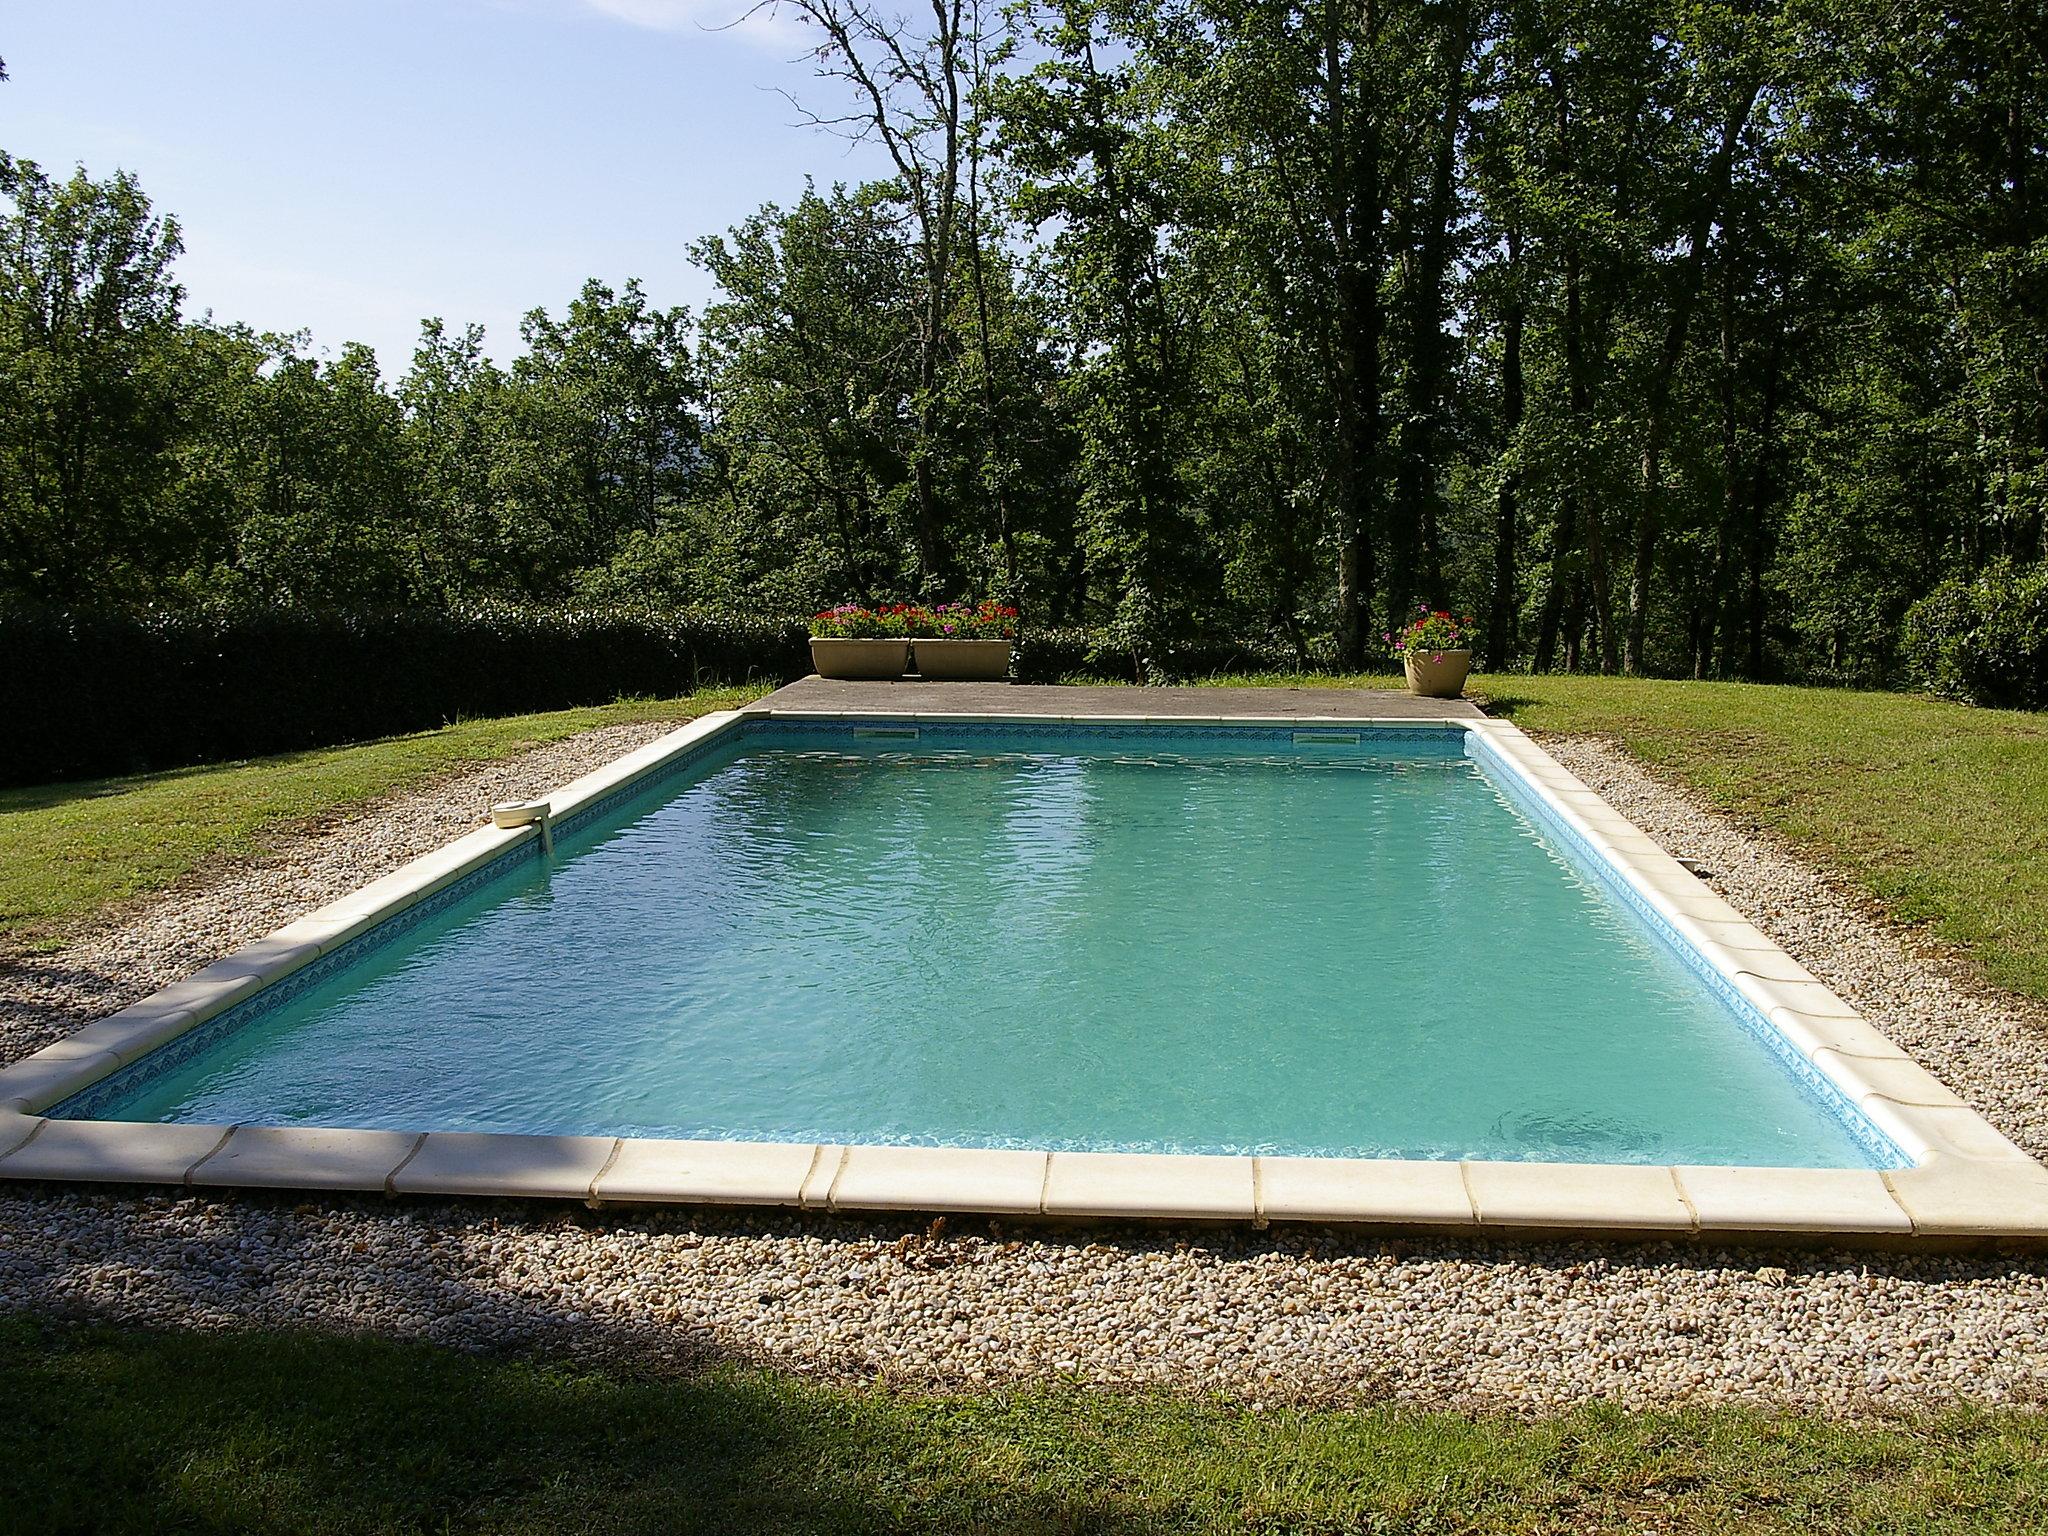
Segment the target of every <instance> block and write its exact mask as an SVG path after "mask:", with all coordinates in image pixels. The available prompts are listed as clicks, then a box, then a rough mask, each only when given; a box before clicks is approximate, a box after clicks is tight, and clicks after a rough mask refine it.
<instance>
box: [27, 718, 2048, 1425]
mask: <svg viewBox="0 0 2048 1536" xmlns="http://www.w3.org/2000/svg"><path fill="white" fill-rule="evenodd" d="M656 729H657V728H655V727H633V728H618V729H614V730H608V731H603V732H597V733H593V734H592V735H589V736H585V737H581V738H577V739H576V740H574V741H570V742H564V743H561V744H559V745H557V746H553V747H549V748H546V749H543V750H541V751H538V752H535V753H533V754H530V755H529V756H526V757H523V758H519V759H515V760H511V761H508V762H505V763H500V764H496V765H492V766H490V767H488V768H484V769H480V770H477V771H475V772H473V773H470V774H467V775H465V776H463V777H461V778H460V779H458V780H454V781H447V782H444V783H443V784H442V785H440V786H438V787H436V788H435V789H434V790H432V791H431V792H427V793H422V794H419V795H414V796H409V797H406V798H404V799H400V800H397V801H394V802H392V803H391V804H389V805H387V806H385V807H382V808H380V809H378V810H377V811H374V812H372V813H370V814H367V815H365V816H363V817H362V818H360V819H357V820H354V821H350V822H347V823H344V824H341V825H337V826H334V827H332V828H330V829H327V830H324V831H315V832H311V833H308V834H307V835H305V836H303V837H297V838H294V839H292V840H291V842H290V843H289V844H288V845H286V846H283V847H281V848H280V849H279V851H278V852H277V853H276V855H275V856H273V857H271V858H266V859H264V860H261V861H259V862H257V863H254V864H250V865H246V866H241V867H237V868H232V869H227V870H222V871H219V872H217V873H215V874H214V875H212V876H211V877H209V878H207V879H206V880H204V881H202V882H199V883H197V884H195V885H193V886H192V887H191V888H190V889H188V890H182V891H180V892H177V893H174V894H173V895H171V896H169V897H167V898H165V899H164V900H162V901H161V902H158V903H155V904H153V905H152V906H150V907H149V908H148V909H147V910H145V911H142V912H139V913H137V914H135V915H133V916H132V917H131V918H130V919H129V920H127V921H125V922H124V923H122V924H120V925H118V926H112V927H109V928H107V929H105V930H103V931H100V932H97V933H94V934H90V935H88V936H86V937H84V938H83V939H81V940H80V941H79V942H77V943H75V944H73V945H72V946H71V947H70V948H68V949H67V950H66V951H64V952H63V953H62V954H60V955H58V956H55V957H45V958H34V959H27V960H22V961H19V962H17V963H15V964H14V965H12V966H11V967H9V968H7V969H6V970H4V971H0V1055H12V1054H16V1053H18V1052H20V1051H24V1050H28V1049H32V1048H33V1047H34V1046H35V1045H36V1044H38V1043H39V1042H40V1041H42V1040H45V1039H48V1038H50V1037H51V1036H53V1035H55V1034H58V1033H61V1032H62V1031H63V1030H65V1029H68V1028H72V1027H76V1026H77V1025H78V1024H81V1023H84V1022H86V1021H87V1020H89V1019H90V1018H92V1017H94V1016H96V1015H97V1014H99V1013H101V1012H103V1011H105V1010H106V1009H107V1008H109V1007H111V1006H114V1005H116V1004H118V1003H120V1002H123V1001H125V1000H127V999H128V998H130V997H133V996H137V995H140V994H142V993H144V992H146V991H148V990H149V989H150V988H151V987H153V986H155V985H157V984H159V983H160V982H161V981H163V980H166V979H169V978H170V977H172V976H175V975H178V974H181V973H183V972H184V971H186V970H188V969H190V968H191V967H192V966H194V965H197V964H199V963H201V962H203V961H204V960H206V959H208V958H210V957H212V956H213V955H215V954H217V953H221V952H225V951H226V950H228V949H231V948H233V947H234V946H235V945H236V944H238V943H240V942H242V941H244V940H246V939H247V938H250V937H253V936H255V935H256V934H259V933H262V932H265V931H267V930H268V929H269V928H271V927H273V926H275V925H276V924H277V923H278V922H280V921H283V920H285V919H286V918H288V917H290V916H292V915H295V914H296V913H297V912H299V911H302V910H304V909H305V908H306V907H308V906H310V905H312V904H313V903H315V902H317V901H320V900H323V899H325V898H327V897H328V896H330V895H333V894H335V893H337V892H340V891H343V890H346V889H350V888H352V887H353V886H355V885H357V884H359V883H360V882H362V881H363V880H365V879H368V878H370V877H372V876H374V875H376V874H379V873H382V872H383V871H384V870H386V869H388V868H389V867H391V866H392V865H395V864H396V863H398V862H399V861H400V860H401V859H403V858H404V857H407V856H409V855H411V854H413V853H416V852H418V851H421V850H423V849H425V848H429V847H432V846H436V845H438V844H439V843H441V842H443V841H445V840H446V839H447V838H448V837H449V836H450V835H452V834H453V833H454V832H456V831H459V830H461V829H463V828H464V827H466V826H467V825H469V824H470V822H471V820H472V819H473V818H474V816H475V814H476V813H477V811H478V810H479V809H480V808H481V807H482V806H483V805H485V804H486V803H488V802H489V801H491V800H495V799H501V798H505V797H506V796H508V795H510V794H513V793H526V792H537V791H540V790H543V789H545V788H547V787H550V786H551V785H553V784H555V783H558V782H561V781H562V780H565V779H567V778H569V777H571V776H573V775H574V774H575V773H577V772H579V771H581V770H582V769H584V768H587V767H589V766H591V765H593V764H595V763H597V762H600V761H604V760H606V759H609V758H611V757H613V756H616V755H617V754H618V753H619V752H622V751H624V750H626V748H627V747H629V746H631V745H634V744H636V743H637V742H638V741H639V740H642V739H645V738H646V737H647V736H650V735H652V734H654V731H655V730H656ZM1545 745H1546V746H1548V747H1549V748H1550V750H1551V751H1552V752H1554V753H1555V754H1556V755H1557V756H1558V757H1559V758H1560V759H1562V760H1563V761H1565V762H1566V763H1567V764H1569V765H1570V766H1571V767H1572V768H1573V769H1574V770H1575V771H1576V772H1578V773H1579V774H1580V776H1581V777H1583V778H1585V779H1586V780H1587V781H1588V782H1589V783H1591V784H1592V785H1593V786H1594V787H1595V788H1597V789H1599V790H1600V791H1601V792H1602V793H1603V794H1605V795H1606V796H1607V797H1608V799H1609V800H1610V801H1612V802H1613V803H1614V804H1615V805H1616V806H1617V807H1619V808H1620V809H1621V810H1622V811H1623V812H1624V813H1626V814H1627V815H1629V816H1630V817H1631V818H1632V819H1634V820H1635V821H1637V822H1638V823H1639V824H1640V825H1641V826H1643V827H1644V828H1645V830H1647V831H1649V832H1650V833H1651V835H1653V836H1654V837H1656V838H1657V839H1658V840H1659V841H1660V842H1662V843H1663V844H1664V845H1665V846H1666V847H1667V848H1669V849H1671V850H1672V851H1673V852H1676V853H1680V854H1683V855H1687V856H1690V857H1695V858H1699V859H1701V860H1702V861H1703V862H1704V863H1705V864H1706V865H1707V866H1708V867H1709V868H1710V869H1711V870H1713V871H1714V874H1715V881H1714V883H1715V884H1716V886H1717V888H1719V889H1720V890H1721V891H1722V892H1723V893H1724V894H1725V895H1726V896H1727V897H1728V899H1729V900H1731V901H1732V902H1734V904H1735V905H1736V906H1738V907H1740V908H1742V909H1743V910H1744V911H1746V912H1748V913H1749V914H1750V915H1751V916H1752V917H1754V918H1755V919H1757V920H1758V922H1759V923H1760V924H1761V925H1762V926H1763V927H1765V928H1766V929H1767V930H1768V931H1769V932H1771V933H1772V934H1773V935H1774V936H1775V937H1776V938H1777V939H1778V940H1779V941H1780V942H1781V943H1783V944H1784V945H1785V947H1786V948H1787V949H1789V950H1790V951H1791V952H1792V953H1794V954H1795V955H1797V956H1799V957H1800V958H1801V959H1802V960H1804V961H1805V962H1806V963H1807V964H1808V965H1809V966H1810V967H1812V968H1813V969H1814V970H1815V971H1816V972H1817V973H1819V974H1820V975H1821V976H1823V977H1825V978H1826V979H1827V980H1828V981H1829V982H1830V983H1831V984H1833V985H1834V986H1835V987H1836V988H1837V989H1838V990H1839V991H1841V992H1842V993H1843V995H1845V996H1846V997H1848V998H1850V999H1851V1000H1853V1001H1854V1002H1856V1003H1858V1004H1859V1005H1860V1006H1861V1007H1863V1008H1864V1009H1865V1010H1866V1011H1867V1012H1868V1013H1869V1015H1870V1017H1871V1018H1872V1019H1873V1020H1874V1021H1875V1022H1876V1023H1877V1024H1878V1025H1879V1026H1880V1027H1881V1028H1883V1029H1884V1030H1886V1031H1887V1032H1888V1033H1890V1034H1892V1036H1893V1037H1894V1038H1895V1039H1897V1040H1899V1041H1900V1042H1901V1043H1902V1044H1904V1045H1906V1046H1907V1047H1908V1048H1910V1049H1912V1050H1914V1051H1915V1052H1916V1053H1917V1054H1919V1056H1920V1058H1921V1060H1922V1061H1923V1062H1924V1063H1926V1064H1927V1065H1928V1066H1929V1067H1930V1068H1931V1069H1932V1070H1934V1071H1935V1072H1936V1073H1937V1074H1938V1075H1940V1076H1941V1077H1943V1078H1944V1079H1945V1080H1946V1081H1948V1082H1949V1083H1950V1085H1951V1086H1953V1087H1954V1088H1956V1089H1957V1090H1958V1091H1959V1092H1962V1093H1964V1094H1965V1095H1966V1096H1968V1097H1970V1098H1971V1099H1972V1100H1973V1102H1975V1103H1977V1104H1978V1105H1979V1106H1980V1107H1981V1108H1982V1109H1983V1110H1984V1111H1985V1113H1986V1114H1987V1115H1988V1116H1989V1117H1990V1118H1991V1119H1992V1120H1993V1121H1994V1122H1996V1123H1997V1124H1998V1125H2000V1127H2001V1128H2002V1129H2004V1130H2005V1131H2006V1132H2007V1133H2008V1134H2011V1135H2013V1136H2015V1137H2016V1138H2018V1139H2019V1140H2020V1141H2021V1142H2022V1144H2023V1145H2025V1146H2027V1147H2028V1148H2029V1150H2031V1151H2033V1152H2035V1153H2037V1154H2040V1153H2042V1152H2043V1151H2044V1150H2048V1109H2044V1106H2048V1020H2044V1018H2043V1015H2042V1013H2041V1011H2040V1010H2037V1009H2030V1008H2024V1007H2021V1006H2020V1005H2017V1004H2015V1003H2014V1002H2013V1001H2012V1000H2011V999H2009V998H2002V997H2000V996H1998V995H1996V994H1992V993H1989V992H1987V991H1985V990H1984V989H1982V988H1979V987H1976V986H1973V985H1972V984H1971V983H1970V982H1969V981H1968V980H1967V979H1966V977H1965V976H1964V975H1963V973H1962V972H1961V971H1960V969H1959V968H1957V967H1956V966H1955V965H1953V964H1952V963H1951V962H1949V961H1948V960H1947V959H1946V958H1944V957H1943V956H1941V955H1939V954H1932V953H1923V952H1919V951H1918V950H1917V949H1916V948H1915V946H1914V945H1913V944H1912V941H1911V940H1909V939H1905V938H1902V937H1901V936H1899V935H1897V934H1896V933H1894V932H1892V931H1890V930H1889V929H1887V928H1886V927H1885V926H1884V925H1882V924H1881V923H1879V922H1877V921H1875V920H1873V919H1872V918H1871V917H1870V916H1869V915H1868V914H1867V913H1866V911H1865V910H1864V909H1863V907H1862V906H1861V904H1860V903H1859V902H1858V901H1857V900H1856V899H1854V898H1853V897H1852V896H1851V895H1849V894H1848V893H1846V892H1845V891H1843V890H1842V889H1840V888H1839V887H1837V886H1836V885H1834V884H1833V883H1831V882H1830V881H1828V880H1827V879H1825V878H1823V877H1821V876H1818V875H1816V874H1815V873H1814V872H1813V871H1812V870H1810V869H1809V868H1807V867H1805V866H1804V865H1802V864H1801V863H1800V862H1799V861H1797V860H1796V859H1794V858H1793V857H1791V856H1790V855H1789V854H1788V853H1787V852H1786V851H1785V850H1783V849H1781V848H1778V847H1775V846H1773V845H1772V844H1771V843H1770V842H1769V841H1768V840H1764V839H1758V838H1754V837H1751V836H1749V835H1747V834H1745V833H1743V832H1742V831H1741V830H1740V829H1738V828H1735V827H1733V826H1732V825H1731V824H1730V823H1729V822H1728V821H1727V820H1726V819H1724V818H1722V817H1720V816H1718V815H1716V814H1715V813H1713V812H1711V811H1709V810H1707V809H1705V808H1704V807H1702V806H1701V805H1699V804H1698V803H1696V802H1694V801H1692V800H1690V799H1689V798H1688V797H1686V796H1684V795H1682V794H1680V793H1677V792H1675V791H1673V790H1672V789H1670V788H1667V787H1665V786H1662V785H1660V784H1659V783H1657V782H1656V781H1655V780H1653V779H1651V778H1650V777H1649V776H1647V775H1646V774H1644V773H1643V772H1641V771H1640V770H1639V769H1637V768H1636V767H1635V766H1634V765H1633V764H1632V763H1631V762H1629V761H1628V760H1627V759H1626V758H1624V757H1623V756H1622V755H1621V754H1620V753H1619V752H1617V751H1616V750H1614V749H1612V748H1610V747H1608V746H1605V745H1603V744H1600V743H1597V742H1591V741H1583V740H1558V739H1551V740H1548V741H1546V742H1545ZM0 1308H6V1309H29V1308H33V1309H38V1310H54V1311H60V1312H65V1313H73V1314H80V1315H87V1316H95V1317H103V1318H118V1319H123V1320H130V1321H144V1322H152V1323H162V1324H172V1325H177V1326H186V1327H200V1328H227V1327H241V1326H248V1325H250V1324H267V1325H290V1326H313V1327H319V1328H327V1329H336V1330H367V1331H374V1332H379V1333H385V1334H392V1335H403V1336H413V1337H423V1338H429V1339H436V1340H440V1341H443V1342H445V1343H449V1344H454V1345H458V1346H461V1347H466V1348H506V1347H518V1348H537V1349H543V1350H547V1351H549V1352H560V1353H564V1354H570V1355H578V1356H592V1357H602V1358H618V1359H630V1360H631V1361H632V1362H633V1363H634V1364H635V1365H636V1366H638V1367H642V1368H645V1367H648V1366H653V1365H666V1366H670V1367H674V1368H687V1367H689V1366H691V1365H694V1364H697V1363H700V1362H703V1361H705V1360H709V1359H715V1358H738V1359H744V1360H750V1361H756V1362H761V1363H767V1364H774V1365H779V1366H783V1367H788V1368H792V1369H798V1370H803V1371H807V1372H810V1373H813V1374H818V1375H824V1376H830V1377H835V1378H844V1379H853V1380H865V1379H873V1378H878V1377H879V1378H886V1379H890V1380H895V1381H902V1382H908V1383H916V1384H926V1385H941V1386H974V1385H978V1384H982V1383H993V1382H1004V1381H1014V1380H1019V1379H1024V1378H1044V1377H1052V1378H1055V1379H1063V1380H1070V1381H1074V1382H1078V1383H1089V1384H1097V1385H1102V1386H1110V1387H1125V1386H1133V1385H1141V1384H1157V1385H1164V1386H1170V1387H1173V1388H1176V1389H1185V1390H1213V1391H1222V1392H1226V1393H1230V1394H1233V1395H1237V1396H1240V1397H1243V1398H1245V1399H1248V1400H1251V1401H1255V1402H1257V1401H1263V1402H1282V1401H1287V1402H1295V1401H1315V1402H1380V1401H1386V1400H1389V1399H1394V1400H1399V1401H1402V1402H1406V1403H1410V1404H1414V1405H1418V1406H1442V1407H1462V1408H1504V1409H1509V1410H1513V1411H1521V1412H1529V1411H1541V1410H1544V1409H1548V1408H1552V1407H1557V1406H1562V1405H1566V1404H1570V1403H1574V1402H1578V1401H1582V1400H1586V1399H1594V1398H1598V1399H1605V1400H1610V1401H1617V1402H1623V1403H1630V1404H1650V1403H1675V1402H1701V1401H1714V1400H1741V1401H1757V1402H1768V1403H1784V1404H1793V1405H1800V1406H1809V1407H1815V1408H1819V1409H1822V1410H1825V1411H1829V1412H1839V1413H1872V1412H1875V1413H1886V1412H1895V1411H1903V1410H1907V1409H1911V1408H1916V1407H1922V1406H1927V1405H1932V1404H1943V1403H1950V1402H1954V1401H1956V1400H1959V1399H1970V1400H1974V1401H1979V1402H1989V1403H2028V1404H2035V1403H2048V1260H2044V1259H2040V1258H2024V1259H2021V1258H2000V1257H1998V1256H1984V1255H1978V1256H1967V1257H1966V1256H1913V1257H1902V1256H1898V1255H1887V1254H1877V1253H1842V1252H1833V1253H1801V1252H1796V1251H1791V1250H1749V1251H1738V1250H1716V1249H1710V1248H1701V1247H1695V1246H1691V1245H1653V1246H1641V1245H1605V1244H1592V1243H1579V1244H1555V1245H1541V1246H1537V1245H1516V1246H1507V1245H1499V1244H1492V1243H1477V1242H1450V1241H1435V1240H1432V1241H1426V1242H1425V1241H1414V1240H1410V1241H1401V1242H1386V1241H1365V1240H1360V1239H1357V1238H1355V1237H1350V1236H1340V1235H1334V1234H1331V1233H1327V1232H1321V1231H1316V1230H1313V1229H1284V1228H1281V1229H1275V1230H1273V1231H1271V1232H1267V1233H1255V1232H1250V1231H1238V1230H1227V1231H1226V1230H1210V1231H1193V1230H1190V1231H1179V1232H1176V1231H1163V1230H1158V1229H1145V1230H1139V1229H1120V1230H1115V1231H1103V1232H1093V1233H1074V1232H1058V1231H1048V1230H1033V1229H1028V1228H1014V1229H1013V1228H1007V1227H1003V1226H1000V1225H998V1224H996V1223H993V1222H960V1221H956V1222H954V1223H953V1224H952V1225H951V1227H950V1228H948V1227H947V1226H946V1225H945V1224H943V1223H941V1224H939V1225H938V1227H937V1228H936V1229H927V1228H926V1227H925V1226H924V1225H923V1224H922V1223H910V1222H904V1221H887V1220H882V1221H855V1220H847V1219H843V1218H838V1219H835V1218H831V1217H824V1216H796V1215H793V1214H790V1215H750V1214H738V1213H735V1214H719V1213H696V1212H676V1211H670V1212H654V1213H647V1212H619V1211H601V1212H592V1211H586V1210H582V1209H580V1208H572V1209H564V1208H562V1207H558V1206H533V1205H516V1204H511V1203H485V1202H467V1203H462V1204H454V1203H425V1202H417V1203H412V1202H409V1203H402V1204H392V1203H387V1202H384V1201H380V1200H358V1199H326V1198H321V1199H308V1200H299V1199H296V1198H292V1197H285V1198H272V1197H266V1196H262V1195H236V1196H225V1197H210V1196H209V1197H183V1196H179V1195H175V1194H171V1193H168V1192H164V1193H154V1192H135V1191H124V1190H105V1191H90V1192H78V1191H72V1190H63V1189H56V1188H44V1187H35V1186H19V1187H16V1186H0Z"/></svg>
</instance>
